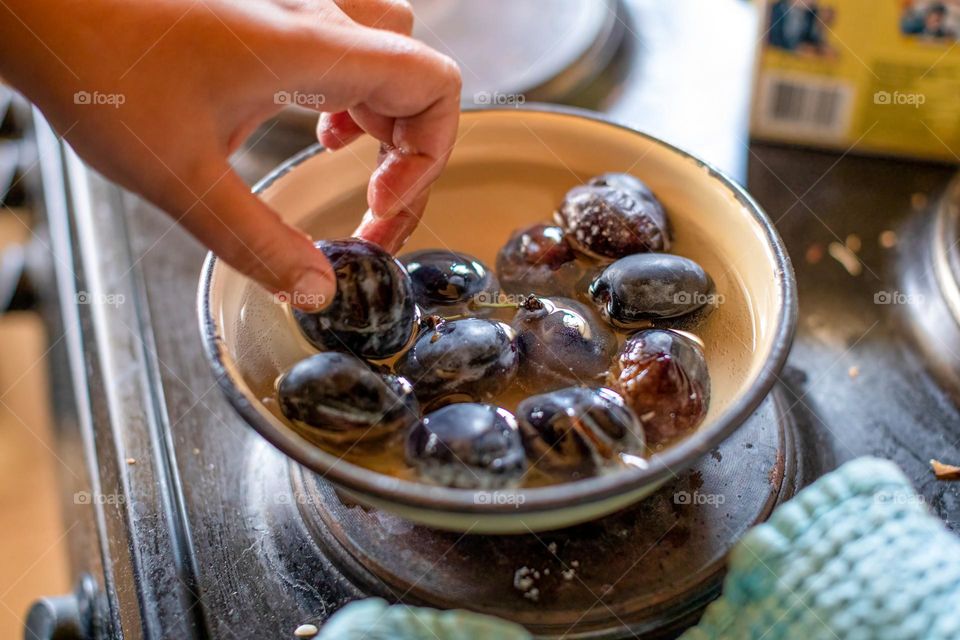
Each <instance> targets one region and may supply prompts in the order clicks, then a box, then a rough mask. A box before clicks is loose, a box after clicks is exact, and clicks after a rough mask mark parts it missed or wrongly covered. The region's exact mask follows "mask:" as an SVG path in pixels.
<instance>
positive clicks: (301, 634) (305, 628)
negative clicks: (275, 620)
mask: <svg viewBox="0 0 960 640" xmlns="http://www.w3.org/2000/svg"><path fill="white" fill-rule="evenodd" d="M318 633H320V629H318V628H317V625H314V624H302V625H300V626H299V627H297V628H296V629H294V631H293V635H294V636H296V637H297V638H312V637H313V636H315V635H317V634H318Z"/></svg>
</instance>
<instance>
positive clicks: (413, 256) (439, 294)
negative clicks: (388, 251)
mask: <svg viewBox="0 0 960 640" xmlns="http://www.w3.org/2000/svg"><path fill="white" fill-rule="evenodd" d="M400 262H401V263H402V264H403V265H404V266H405V267H406V269H407V273H409V274H410V279H411V280H412V281H413V291H414V294H415V295H416V298H417V303H418V304H419V305H420V307H421V308H422V309H423V310H424V311H426V312H428V313H439V314H449V313H458V312H464V311H466V310H467V309H468V308H469V303H470V302H471V301H472V300H475V299H477V298H481V299H484V300H485V301H487V302H490V301H494V300H496V298H497V294H499V292H500V284H499V283H498V282H497V277H496V276H495V275H494V274H493V272H492V271H490V270H489V269H487V267H486V266H484V264H483V263H482V262H480V261H479V260H477V259H476V258H474V257H473V256H470V255H467V254H465V253H457V252H454V251H447V250H444V249H426V250H423V251H416V252H414V253H408V254H407V255H405V256H401V257H400Z"/></svg>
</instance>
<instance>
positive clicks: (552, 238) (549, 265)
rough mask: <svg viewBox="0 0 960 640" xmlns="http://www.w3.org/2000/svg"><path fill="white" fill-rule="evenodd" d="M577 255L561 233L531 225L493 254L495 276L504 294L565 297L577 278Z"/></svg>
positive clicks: (551, 228)
mask: <svg viewBox="0 0 960 640" xmlns="http://www.w3.org/2000/svg"><path fill="white" fill-rule="evenodd" d="M576 258H577V254H576V252H575V251H574V250H573V247H572V246H570V243H569V242H567V239H566V237H565V235H564V231H563V229H561V228H560V227H557V226H554V225H548V224H535V225H533V226H530V227H526V228H524V229H520V230H518V231H515V232H514V233H513V235H512V236H511V237H510V240H508V241H507V244H505V245H504V246H503V247H502V248H501V249H500V252H499V253H498V254H497V275H498V276H499V277H500V284H501V285H503V290H504V291H506V292H507V293H519V294H526V293H535V294H537V295H541V296H553V295H569V294H570V292H572V291H573V289H574V287H575V285H576V283H577V281H578V280H579V279H580V277H581V272H582V269H581V268H580V266H579V265H578V264H577V260H576Z"/></svg>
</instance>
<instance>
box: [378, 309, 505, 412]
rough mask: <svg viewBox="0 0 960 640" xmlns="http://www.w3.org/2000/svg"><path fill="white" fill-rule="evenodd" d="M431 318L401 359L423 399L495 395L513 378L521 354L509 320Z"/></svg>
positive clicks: (400, 365)
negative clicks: (505, 322) (439, 319)
mask: <svg viewBox="0 0 960 640" xmlns="http://www.w3.org/2000/svg"><path fill="white" fill-rule="evenodd" d="M425 324H426V325H427V326H425V327H424V329H423V330H422V331H421V332H420V335H418V336H417V340H416V342H414V343H413V346H412V347H411V348H410V349H409V350H408V351H407V352H406V353H405V354H403V356H402V357H401V358H400V360H399V361H398V362H397V365H396V370H397V372H398V373H399V374H400V375H402V376H405V377H406V378H407V379H409V380H410V381H411V382H412V383H413V386H414V390H415V391H416V393H417V397H418V398H419V399H420V401H421V402H424V403H432V402H434V401H436V400H442V399H444V398H446V397H449V396H455V397H457V398H458V399H461V400H462V399H468V400H474V401H476V400H491V399H492V398H493V397H494V396H496V395H497V394H499V393H501V392H502V391H503V390H505V389H506V388H507V387H508V386H509V385H510V383H511V382H512V381H513V379H514V377H515V376H516V374H517V369H518V367H519V364H520V355H519V353H518V352H517V344H516V339H515V337H516V336H515V334H514V331H513V329H511V328H510V326H509V325H506V324H504V323H502V322H495V321H492V320H485V319H483V318H465V319H462V320H441V321H438V322H435V323H425Z"/></svg>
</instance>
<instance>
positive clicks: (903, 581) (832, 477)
mask: <svg viewBox="0 0 960 640" xmlns="http://www.w3.org/2000/svg"><path fill="white" fill-rule="evenodd" d="M529 637H530V636H529V634H527V633H526V631H524V630H523V629H522V628H521V627H518V626H516V625H513V624H511V623H507V622H503V621H500V620H496V619H493V618H489V617H486V616H478V615H475V614H471V613H467V612H463V611H449V612H436V611H433V610H430V609H421V608H415V607H404V606H393V607H390V606H388V605H387V604H386V603H385V602H383V601H382V600H366V601H362V602H359V603H353V604H351V605H348V606H347V607H345V608H344V609H342V610H341V611H340V612H338V613H337V614H336V615H335V616H334V617H333V618H331V620H330V621H329V622H328V623H327V625H325V626H324V628H323V630H322V631H321V634H320V636H319V638H320V640H334V639H336V640H353V639H356V640H359V639H361V638H365V639H367V640H379V639H381V638H383V639H386V638H390V639H391V640H421V639H422V640H433V639H436V638H439V639H440V640H461V639H462V640H467V639H470V640H487V639H488V638H489V639H493V638H497V639H500V638H502V639H504V640H508V639H509V640H527V639H528V638H529ZM820 638H824V639H826V640H919V639H925V640H941V639H942V640H960V539H958V538H956V537H954V536H953V535H952V534H951V533H950V532H949V531H947V529H946V528H945V527H944V526H943V524H942V523H941V522H940V520H939V519H937V518H935V517H934V516H932V515H930V514H929V513H928V512H927V510H926V508H925V506H924V504H923V502H922V500H921V499H920V498H918V497H917V496H916V495H915V494H914V492H913V489H912V488H911V486H910V483H909V482H908V481H907V479H906V478H905V477H904V475H903V474H902V473H901V472H900V470H899V469H897V467H896V466H894V465H893V464H892V463H890V462H887V461H884V460H878V459H874V458H861V459H859V460H855V461H853V462H849V463H847V464H845V465H844V466H842V467H841V468H839V469H838V470H836V471H834V472H832V473H830V474H828V475H826V476H824V477H823V478H821V479H819V480H818V481H817V482H815V483H814V484H812V485H811V486H810V487H808V488H806V489H804V490H803V491H801V492H800V493H799V494H798V495H797V496H796V497H795V498H794V499H793V500H791V501H790V502H788V503H787V504H785V505H783V506H782V507H780V508H779V509H777V510H776V511H775V512H774V513H773V515H772V517H771V518H770V520H769V521H768V522H766V523H765V524H762V525H759V526H757V527H755V528H754V529H753V530H751V531H750V532H749V533H748V534H747V535H746V536H744V537H743V539H742V540H741V541H740V542H739V543H737V545H736V546H735V548H734V550H733V551H732V553H731V555H730V562H729V571H728V573H727V578H726V580H725V582H724V587H723V596H722V597H721V598H719V599H718V600H717V601H716V602H714V603H713V604H711V605H710V606H709V607H708V608H707V610H706V613H705V614H704V616H703V619H702V620H701V622H700V624H699V625H698V626H696V627H694V628H693V629H690V630H689V631H687V632H686V633H685V634H684V635H683V636H682V638H681V640H781V639H783V640H787V639H791V640H792V639H800V640H819V639H820Z"/></svg>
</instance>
